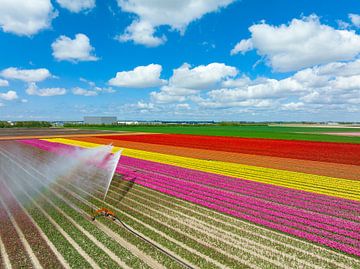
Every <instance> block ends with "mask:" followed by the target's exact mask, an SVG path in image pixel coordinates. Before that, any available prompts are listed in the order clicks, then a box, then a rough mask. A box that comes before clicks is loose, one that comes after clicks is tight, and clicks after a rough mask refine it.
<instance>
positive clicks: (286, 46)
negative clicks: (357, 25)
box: [232, 15, 360, 72]
mask: <svg viewBox="0 0 360 269" xmlns="http://www.w3.org/2000/svg"><path fill="white" fill-rule="evenodd" d="M249 30H250V32H251V38H250V39H247V40H242V41H241V42H240V43H239V44H237V45H236V46H235V48H234V49H233V50H232V52H233V53H235V52H244V51H247V50H248V49H249V48H250V47H249V46H245V45H244V44H248V43H250V42H251V43H252V45H253V48H254V49H256V50H257V53H258V54H259V55H261V56H265V58H266V60H267V61H268V64H269V65H270V66H271V67H272V68H273V69H274V70H275V71H280V72H287V71H296V70H300V69H302V68H306V67H311V66H314V65H320V64H326V63H330V62H334V61H348V60H352V59H354V58H355V57H356V56H357V55H358V54H359V53H360V35H357V34H356V33H355V32H354V31H349V30H337V29H334V28H332V27H330V26H328V25H325V24H321V23H320V20H319V18H318V17H317V16H316V15H312V16H309V17H304V18H302V19H293V20H292V21H291V22H290V23H289V24H288V25H285V24H282V25H280V26H272V25H269V24H266V23H260V24H255V25H253V26H251V27H250V28H249ZM241 44H243V45H241ZM237 46H239V47H240V48H239V47H238V48H237Z"/></svg>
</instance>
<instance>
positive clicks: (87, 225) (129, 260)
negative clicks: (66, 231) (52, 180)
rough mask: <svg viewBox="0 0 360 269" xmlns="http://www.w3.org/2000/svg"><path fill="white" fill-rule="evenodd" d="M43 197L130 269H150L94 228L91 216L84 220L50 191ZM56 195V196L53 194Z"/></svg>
mask: <svg viewBox="0 0 360 269" xmlns="http://www.w3.org/2000/svg"><path fill="white" fill-rule="evenodd" d="M43 194H44V195H46V194H48V195H49V197H51V202H53V203H54V204H55V205H56V206H57V207H59V208H60V209H61V210H62V211H64V212H65V213H66V214H67V215H68V216H71V218H72V219H73V220H74V221H76V223H78V224H79V225H81V226H82V227H83V228H84V229H86V230H87V231H88V232H89V233H91V235H93V236H94V237H95V238H96V239H97V240H99V241H100V242H101V243H102V244H104V245H105V246H106V247H107V248H109V249H110V250H111V251H112V252H114V254H116V255H117V256H118V257H119V258H121V259H122V260H123V261H124V262H126V264H127V265H128V266H130V267H131V268H151V267H150V266H148V265H147V264H146V263H144V262H143V261H142V260H141V259H140V258H138V257H136V256H134V255H133V254H132V253H131V252H130V251H128V250H127V249H126V248H124V247H122V246H121V245H120V244H119V243H117V242H116V241H115V240H114V239H112V238H111V237H109V236H108V235H107V234H106V233H105V232H103V231H102V230H101V229H100V228H98V227H96V226H95V225H94V224H93V223H92V222H90V221H89V220H90V217H91V214H88V216H87V217H89V219H87V218H84V216H83V215H82V214H80V213H79V212H78V211H77V210H75V209H73V208H71V207H70V206H68V205H67V203H68V201H64V200H62V199H59V198H58V197H56V196H54V194H55V193H54V192H52V191H50V190H45V191H44V192H43ZM55 195H56V194H55Z"/></svg>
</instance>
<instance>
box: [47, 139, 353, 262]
mask: <svg viewBox="0 0 360 269" xmlns="http://www.w3.org/2000/svg"><path fill="white" fill-rule="evenodd" d="M47 146H49V145H47ZM50 147H51V146H50ZM58 147H59V148H61V146H60V145H59V146H58ZM124 159H125V161H126V160H127V159H129V160H130V158H124ZM123 169H124V170H122V171H120V172H121V173H123V174H125V175H126V176H127V177H128V178H127V179H129V177H130V178H132V177H137V179H136V182H137V183H139V184H142V185H144V184H146V186H147V187H151V188H153V189H157V190H159V188H161V189H162V191H164V192H165V191H166V192H165V193H169V191H170V192H172V195H174V194H177V195H178V196H177V195H174V196H176V197H179V195H180V196H181V197H180V198H183V199H185V197H186V199H187V200H189V201H192V202H194V201H196V202H197V203H199V204H201V205H205V206H207V207H209V208H213V209H217V210H219V211H221V212H225V213H229V212H230V214H232V215H235V216H237V217H241V218H243V219H248V220H250V221H254V222H255V223H260V224H263V225H265V226H267V227H270V228H275V229H278V230H280V231H288V232H289V233H290V234H293V235H297V236H300V237H303V238H306V239H308V240H311V241H315V242H322V243H323V244H325V245H328V246H331V247H335V248H337V249H340V250H343V251H345V252H348V253H352V254H355V255H358V254H356V253H357V251H359V250H358V248H359V240H358V239H359V236H358V233H357V232H356V223H355V224H354V223H351V222H349V221H345V220H337V222H335V225H334V223H332V225H330V224H326V222H329V221H330V219H329V217H327V216H324V218H320V217H321V216H318V215H314V214H308V215H307V216H305V217H300V215H301V214H303V213H304V212H302V211H300V212H298V211H296V210H295V209H291V208H290V207H284V206H283V205H277V204H271V203H270V204H271V207H270V208H268V209H267V208H266V207H268V206H269V202H263V201H261V200H260V199H256V198H252V200H251V201H250V202H249V201H248V200H249V198H246V199H244V197H241V196H238V195H236V194H231V193H230V192H228V191H224V190H217V189H214V188H212V187H208V186H205V185H203V184H197V183H193V182H188V181H186V180H180V179H175V178H173V177H169V176H162V175H159V174H154V173H152V172H150V173H149V174H148V175H145V176H144V175H143V174H144V172H142V173H134V172H133V171H132V170H131V169H128V171H126V169H125V168H123ZM147 170H149V171H156V169H154V167H153V168H152V169H149V167H148V169H147ZM144 186H145V185H144ZM249 197H250V198H251V196H250V195H249ZM345 204H346V203H345ZM277 211H279V212H277ZM341 221H342V222H343V223H346V225H341V224H342V223H341ZM261 222H263V223H261ZM264 223H266V224H264ZM340 226H342V227H345V228H346V229H343V228H341V227H340ZM314 233H317V234H319V235H320V236H318V235H314Z"/></svg>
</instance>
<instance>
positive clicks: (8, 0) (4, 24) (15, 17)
mask: <svg viewBox="0 0 360 269" xmlns="http://www.w3.org/2000/svg"><path fill="white" fill-rule="evenodd" d="M56 16H57V13H56V12H55V11H54V9H53V6H52V4H51V1H50V0H31V1H29V0H0V27H1V28H2V30H3V31H4V32H6V33H14V34H17V35H25V36H32V35H34V34H36V33H38V32H39V31H41V30H43V29H46V28H49V27H50V26H51V21H52V19H53V18H55V17H56Z"/></svg>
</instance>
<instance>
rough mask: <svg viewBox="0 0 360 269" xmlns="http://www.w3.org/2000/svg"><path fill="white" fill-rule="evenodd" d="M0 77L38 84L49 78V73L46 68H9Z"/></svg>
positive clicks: (0, 73)
mask: <svg viewBox="0 0 360 269" xmlns="http://www.w3.org/2000/svg"><path fill="white" fill-rule="evenodd" d="M0 75H1V76H2V77H4V78H7V79H18V80H22V81H25V82H38V81H43V80H45V79H47V78H49V77H50V76H51V73H50V72H49V70H47V69H46V68H39V69H18V68H16V67H9V68H7V69H4V70H2V71H1V72H0Z"/></svg>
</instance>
